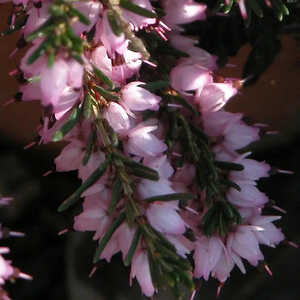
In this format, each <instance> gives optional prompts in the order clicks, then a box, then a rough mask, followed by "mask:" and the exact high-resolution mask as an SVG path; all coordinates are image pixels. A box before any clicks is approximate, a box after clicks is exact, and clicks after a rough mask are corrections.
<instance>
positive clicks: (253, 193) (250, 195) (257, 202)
mask: <svg viewBox="0 0 300 300" xmlns="http://www.w3.org/2000/svg"><path fill="white" fill-rule="evenodd" d="M235 183H236V184H238V185H239V187H240V188H241V191H237V190H236V189H234V188H230V189H229V191H228V193H227V199H228V201H229V202H230V203H232V204H234V205H236V206H238V207H262V206H264V204H266V203H267V202H268V201H269V199H268V197H267V196H266V195H265V194H264V193H262V192H260V191H259V190H258V188H257V187H256V184H255V182H254V181H250V180H235Z"/></svg>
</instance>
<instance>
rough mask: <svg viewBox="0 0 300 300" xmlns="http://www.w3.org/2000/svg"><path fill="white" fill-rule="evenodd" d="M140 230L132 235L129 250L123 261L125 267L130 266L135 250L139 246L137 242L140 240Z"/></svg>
mask: <svg viewBox="0 0 300 300" xmlns="http://www.w3.org/2000/svg"><path fill="white" fill-rule="evenodd" d="M141 234H142V232H141V230H140V229H139V228H138V229H137V230H136V232H135V234H134V237H133V240H132V242H131V245H130V248H129V250H128V253H127V255H126V258H125V261H124V264H125V266H129V265H130V264H131V261H132V257H133V255H134V253H135V250H136V248H137V246H138V244H139V241H140V238H141Z"/></svg>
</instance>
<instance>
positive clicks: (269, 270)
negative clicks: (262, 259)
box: [264, 264, 273, 276]
mask: <svg viewBox="0 0 300 300" xmlns="http://www.w3.org/2000/svg"><path fill="white" fill-rule="evenodd" d="M264 268H265V270H266V271H267V273H268V274H269V275H270V276H273V272H272V271H271V269H270V267H269V266H268V265H267V264H264Z"/></svg>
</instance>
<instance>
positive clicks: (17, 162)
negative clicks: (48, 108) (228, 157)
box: [0, 4, 300, 300]
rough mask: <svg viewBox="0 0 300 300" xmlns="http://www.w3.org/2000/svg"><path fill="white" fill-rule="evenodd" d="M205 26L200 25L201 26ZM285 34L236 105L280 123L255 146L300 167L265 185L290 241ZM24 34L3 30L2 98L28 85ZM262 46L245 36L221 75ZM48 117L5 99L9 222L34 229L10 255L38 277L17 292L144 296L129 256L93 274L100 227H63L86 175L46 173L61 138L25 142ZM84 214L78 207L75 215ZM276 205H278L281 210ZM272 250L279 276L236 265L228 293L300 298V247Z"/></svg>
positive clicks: (3, 174) (297, 204)
mask: <svg viewBox="0 0 300 300" xmlns="http://www.w3.org/2000/svg"><path fill="white" fill-rule="evenodd" d="M10 8H11V6H10V5H6V4H5V5H1V6H0V31H3V29H5V28H6V26H7V25H6V24H7V19H8V16H9V12H10ZM241 22H242V21H241V20H239V23H238V26H243V24H242V23H241ZM199 28H200V27H199ZM238 28H240V27H238ZM201 30H202V29H201V28H200V29H199V30H198V31H197V32H201ZM194 31H195V30H194ZM276 38H277V39H278V42H279V44H280V47H279V48H278V49H277V50H276V51H275V53H273V54H272V55H273V57H272V64H271V65H268V64H266V67H265V69H263V71H262V72H261V73H262V74H261V73H260V74H259V76H257V77H255V80H254V81H253V82H252V84H251V85H248V86H246V87H245V88H243V89H242V90H241V92H240V94H239V95H238V96H237V97H235V98H234V99H233V100H232V101H231V102H230V104H229V105H228V107H227V108H228V110H230V111H233V112H244V113H245V115H247V117H249V119H250V120H252V121H253V122H255V123H267V124H269V125H270V127H269V129H270V131H274V132H275V131H276V132H278V134H272V135H268V136H266V137H265V138H264V139H263V140H262V141H261V142H259V143H257V144H255V145H253V147H252V148H253V153H254V154H253V156H254V157H255V158H256V159H258V160H266V161H267V162H268V163H270V164H272V165H273V166H276V167H278V168H281V169H288V170H292V171H294V172H295V175H292V176H291V175H284V174H278V175H274V176H272V177H271V178H268V179H265V180H262V181H261V182H260V183H259V184H260V186H261V187H262V189H263V190H264V191H265V192H266V193H267V194H268V195H269V196H270V198H271V199H272V200H274V201H276V203H277V205H278V206H280V207H282V208H283V209H285V210H286V211H287V214H286V215H283V218H282V220H281V221H280V222H279V224H280V226H282V228H283V231H284V233H285V234H286V236H287V239H288V240H292V241H295V242H298V243H299V242H300V230H299V228H300V222H299V219H300V201H299V195H300V175H299V174H300V172H299V171H300V155H299V153H300V84H299V78H300V68H299V66H300V53H299V41H298V36H297V35H296V34H294V33H290V32H289V33H287V32H285V31H282V32H280V34H278V32H276ZM18 39H19V36H18V33H16V34H13V35H10V36H7V37H5V38H1V39H0V62H1V63H0V65H1V72H0V103H2V104H3V103H5V102H6V101H7V100H9V99H11V98H12V96H13V95H14V94H16V92H17V91H18V84H17V82H16V80H15V79H14V78H11V77H10V76H9V75H8V73H9V72H10V71H11V70H13V69H15V68H16V66H17V64H18V60H19V58H20V57H21V55H22V51H19V52H18V53H17V55H16V56H14V57H13V58H12V59H8V56H9V54H10V53H11V52H12V51H13V50H14V49H15V43H16V41H17V40H18ZM224 43H225V42H224ZM228 43H229V44H230V43H231V41H229V42H228ZM200 45H201V41H200ZM218 45H220V44H218ZM207 47H209V45H207ZM253 47H254V46H253V43H252V44H251V41H250V42H249V41H247V40H246V41H245V40H243V42H241V43H240V44H239V45H238V46H237V47H236V48H235V49H234V51H232V52H231V53H226V54H225V61H226V63H227V64H230V67H225V68H223V69H222V70H221V71H220V74H222V75H224V76H230V77H241V76H242V75H243V74H245V69H243V66H244V65H245V64H247V62H248V61H249V54H251V51H253ZM215 52H216V53H218V51H215ZM222 53H223V52H222ZM219 54H220V53H219ZM262 59H263V58H262ZM248 64H249V63H248ZM40 117H41V110H40V107H39V103H37V102H30V103H29V102H28V103H14V104H10V105H8V106H6V107H0V191H1V193H2V194H3V195H5V196H13V197H14V198H15V201H14V203H13V205H12V206H10V207H7V208H2V209H1V212H0V214H1V221H2V222H3V224H4V225H5V226H9V227H10V228H12V229H14V230H18V231H22V232H25V233H26V238H22V239H9V240H5V241H4V242H5V243H8V244H9V246H10V247H11V254H10V255H9V257H10V258H11V259H12V260H13V261H14V265H15V266H18V267H20V268H21V269H22V270H23V271H24V272H26V273H29V274H31V275H32V276H33V278H34V281H33V282H24V281H21V280H19V281H17V282H16V284H13V285H10V286H9V290H10V293H11V295H12V298H13V299H15V300H21V299H22V300H23V299H26V300H27V299H28V300H31V299H32V300H34V299H44V300H53V299H59V300H60V299H66V300H82V299H85V300H108V299H109V300H115V299H116V300H121V299H144V297H143V296H142V295H141V293H140V291H139V288H138V287H137V284H136V283H134V288H132V289H129V287H128V281H129V280H128V278H129V271H130V270H129V269H128V268H127V269H126V268H124V266H123V264H122V262H121V259H120V256H119V255H117V256H115V257H114V258H113V261H112V263H111V264H106V263H101V264H100V266H99V270H98V271H97V272H96V274H95V275H94V276H93V278H91V279H90V278H89V277H88V275H89V273H90V271H91V269H92V262H91V261H92V255H93V252H94V250H95V247H96V244H95V242H93V241H92V239H91V236H92V235H91V234H88V233H87V234H83V233H76V234H74V233H68V234H66V235H63V236H58V234H57V233H58V232H59V231H60V230H62V229H64V228H66V227H71V226H72V216H71V215H70V214H69V212H68V213H66V214H59V213H58V212H57V207H58V205H59V204H60V203H61V202H62V201H63V200H64V199H65V198H66V197H67V196H68V195H69V194H70V193H71V192H72V191H73V190H74V189H75V188H76V187H77V186H78V183H79V182H78V181H77V180H76V174H75V173H73V174H72V172H70V173H67V174H59V173H53V174H50V175H49V176H47V177H44V176H43V174H44V173H45V172H47V171H48V170H52V169H53V168H54V164H53V158H54V157H55V156H57V155H58V153H59V152H60V149H61V147H62V145H61V144H51V145H46V146H44V145H43V146H38V147H33V148H30V149H29V150H24V149H23V148H24V146H25V145H27V144H28V143H30V142H32V141H33V140H34V139H35V138H36V137H37V132H36V128H37V126H38V125H39V122H40ZM75 213H76V210H75V211H74V212H73V214H75ZM268 213H269V214H278V213H277V212H276V211H272V210H270V211H268ZM1 242H2V241H1ZM263 248H264V247H263ZM263 250H264V253H265V258H266V262H267V263H268V265H269V266H270V268H271V269H272V271H273V276H272V277H271V276H269V275H268V274H267V273H266V272H265V271H264V270H263V268H262V269H260V268H258V269H256V268H253V267H251V266H248V273H247V274H246V275H241V274H240V273H239V271H237V270H236V271H234V272H233V273H232V276H231V278H230V279H229V280H228V282H226V284H225V286H224V287H223V290H222V293H221V296H220V298H219V299H222V300H229V299H230V300H240V299H243V300H252V299H259V300H268V299H272V300H274V299H275V300H277V299H278V300H279V299H288V300H294V299H295V300H296V299H297V300H298V299H300V281H299V278H300V276H299V274H300V256H299V251H300V250H299V249H295V248H291V247H289V246H287V245H285V244H284V243H283V244H282V245H280V246H279V247H278V248H277V249H275V250H274V249H267V248H266V247H265V248H264V249H263ZM217 285H218V283H217V282H216V281H213V280H211V281H210V282H209V283H208V284H203V286H202V288H201V289H200V292H199V296H197V298H196V299H198V298H199V299H206V300H208V299H215V297H216V288H217ZM157 298H158V299H172V296H171V295H169V294H168V292H167V291H166V292H165V293H162V294H161V295H160V296H159V297H157Z"/></svg>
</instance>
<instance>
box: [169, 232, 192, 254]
mask: <svg viewBox="0 0 300 300" xmlns="http://www.w3.org/2000/svg"><path fill="white" fill-rule="evenodd" d="M166 238H167V240H168V241H169V242H170V243H171V244H173V246H174V247H175V248H176V251H177V254H178V255H180V256H182V257H187V255H188V254H189V253H190V252H191V251H192V250H193V249H194V243H193V242H191V241H190V240H188V239H187V238H186V237H184V236H183V235H170V234H168V235H166Z"/></svg>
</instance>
